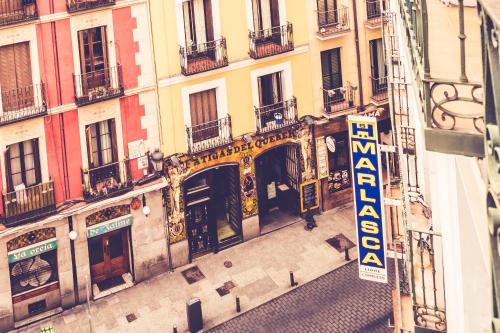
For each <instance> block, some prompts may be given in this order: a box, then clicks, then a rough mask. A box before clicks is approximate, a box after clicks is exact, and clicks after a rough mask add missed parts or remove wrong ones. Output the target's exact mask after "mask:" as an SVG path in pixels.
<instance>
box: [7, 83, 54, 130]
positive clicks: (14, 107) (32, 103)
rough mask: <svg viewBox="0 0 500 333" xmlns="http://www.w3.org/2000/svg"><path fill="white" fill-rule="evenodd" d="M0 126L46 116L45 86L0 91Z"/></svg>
mask: <svg viewBox="0 0 500 333" xmlns="http://www.w3.org/2000/svg"><path fill="white" fill-rule="evenodd" d="M0 97H1V103H0V126H1V125H6V124H11V123H14V122H16V121H20V120H25V119H30V118H35V117H40V116H44V115H46V114H47V102H46V100H45V84H44V83H40V84H35V85H31V86H27V87H23V88H17V89H11V90H0Z"/></svg>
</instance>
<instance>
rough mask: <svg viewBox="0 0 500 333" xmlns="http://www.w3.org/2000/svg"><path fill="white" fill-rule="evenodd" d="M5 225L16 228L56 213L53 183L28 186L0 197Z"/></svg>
mask: <svg viewBox="0 0 500 333" xmlns="http://www.w3.org/2000/svg"><path fill="white" fill-rule="evenodd" d="M2 204H3V212H4V216H3V218H4V220H5V225H6V226H7V227H13V226H17V225H20V224H23V223H28V222H32V221H35V220H37V219H40V218H43V217H45V216H48V215H50V214H52V213H54V212H55V211H56V200H55V195H54V182H53V181H52V180H51V181H49V182H47V183H42V184H38V185H35V186H30V187H27V188H25V189H22V190H17V191H13V192H7V193H5V194H3V195H2Z"/></svg>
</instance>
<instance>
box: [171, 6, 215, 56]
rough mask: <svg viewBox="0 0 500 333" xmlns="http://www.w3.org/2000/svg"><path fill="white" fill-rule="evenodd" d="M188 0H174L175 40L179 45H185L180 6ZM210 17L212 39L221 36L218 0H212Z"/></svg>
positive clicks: (182, 16) (182, 14)
mask: <svg viewBox="0 0 500 333" xmlns="http://www.w3.org/2000/svg"><path fill="white" fill-rule="evenodd" d="M187 1H189V0H175V16H176V18H177V20H176V24H177V40H178V42H179V46H181V47H186V38H185V32H184V12H183V10H182V6H183V4H184V2H187ZM212 19H213V22H212V24H213V27H214V40H218V39H220V38H221V28H220V4H219V0H212Z"/></svg>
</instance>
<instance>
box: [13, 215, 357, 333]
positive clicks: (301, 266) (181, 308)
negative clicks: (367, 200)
mask: <svg viewBox="0 0 500 333" xmlns="http://www.w3.org/2000/svg"><path fill="white" fill-rule="evenodd" d="M353 214H354V213H353V208H352V206H351V207H345V208H342V209H339V210H332V211H329V212H326V213H323V214H322V215H318V216H316V217H315V219H316V222H317V224H318V228H315V229H313V231H306V230H305V229H304V226H305V223H304V222H298V223H295V224H293V225H291V226H288V227H285V228H283V229H281V230H278V231H275V232H272V233H270V234H267V235H264V236H261V237H259V238H256V239H253V240H251V241H249V242H246V243H243V244H240V245H237V246H234V247H232V248H230V249H227V250H224V251H221V252H219V253H217V254H209V255H206V256H203V257H201V258H199V259H197V260H195V261H193V263H192V264H190V265H188V266H185V267H181V268H177V269H176V270H175V272H174V273H164V274H162V275H160V276H157V277H155V278H153V279H151V280H148V281H145V282H142V283H140V284H138V285H136V286H134V287H132V288H130V289H127V290H124V291H122V292H119V293H117V294H114V295H111V296H109V297H105V298H103V299H100V300H97V301H95V302H93V303H91V304H90V308H91V310H90V312H91V317H92V328H93V332H94V333H99V332H151V333H153V332H155V333H156V332H158V333H159V332H162V333H164V332H172V327H173V325H177V328H178V332H184V331H185V330H187V322H186V301H187V300H188V299H190V298H191V297H198V298H200V299H201V302H202V309H203V317H204V323H205V324H204V327H205V329H207V328H210V327H213V326H215V325H217V324H220V323H222V322H224V321H227V320H229V319H230V318H232V317H234V316H235V315H236V314H237V313H236V311H235V296H239V297H240V300H241V307H242V311H247V310H250V309H251V308H254V307H256V306H257V305H260V304H263V303H265V302H267V301H269V300H271V299H273V298H275V297H277V296H279V295H282V294H284V293H286V292H287V291H289V290H290V278H289V272H290V271H293V272H294V274H295V279H296V281H298V282H299V284H304V283H306V282H309V281H311V280H313V279H315V278H317V277H319V276H322V275H324V274H326V273H328V272H330V271H332V270H334V269H335V268H338V267H340V266H342V265H344V264H345V263H346V262H345V260H344V253H340V252H338V251H337V250H336V249H335V248H333V247H332V246H330V245H329V244H328V243H327V242H326V240H327V239H329V238H331V237H333V236H335V235H337V234H339V233H343V234H344V235H345V236H346V237H347V238H349V239H350V240H351V241H352V242H354V243H355V241H356V238H355V233H356V232H355V224H354V216H353ZM350 256H351V259H353V258H355V257H356V256H357V251H356V248H352V249H351V250H350ZM225 261H230V262H231V263H232V267H230V268H226V267H225V266H224V262H225ZM193 266H198V268H199V269H200V270H201V272H202V273H203V274H204V276H205V278H204V279H202V280H200V281H198V282H195V283H193V284H191V285H190V284H188V283H187V282H186V280H185V279H184V277H183V275H182V274H181V272H182V271H184V270H185V269H187V268H189V267H193ZM227 281H232V282H233V283H234V284H235V287H234V288H233V289H231V292H230V293H229V294H227V295H225V296H220V295H219V294H218V293H217V291H216V288H219V287H221V286H222V285H223V284H224V283H225V282H227ZM127 315H133V316H135V318H136V319H134V318H130V317H132V316H129V319H133V320H132V321H131V322H129V321H128V320H127ZM47 326H52V327H54V329H55V332H56V333H63V332H71V333H79V332H90V329H89V319H88V316H87V307H86V305H80V306H78V307H76V308H74V309H71V310H68V311H65V312H63V313H62V314H60V315H57V316H55V317H53V318H51V319H48V320H45V321H42V322H39V323H35V324H33V325H31V326H29V327H26V328H24V329H21V330H18V331H14V332H30V333H31V332H33V333H39V332H40V328H44V327H47Z"/></svg>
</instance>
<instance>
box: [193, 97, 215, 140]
mask: <svg viewBox="0 0 500 333" xmlns="http://www.w3.org/2000/svg"><path fill="white" fill-rule="evenodd" d="M189 107H190V113H191V130H192V134H191V135H192V137H191V140H192V142H193V143H197V142H201V141H204V140H208V139H211V138H215V137H218V136H219V126H218V121H217V120H218V116H217V90H216V89H215V88H214V89H209V90H204V91H200V92H197V93H194V94H191V95H189Z"/></svg>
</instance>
